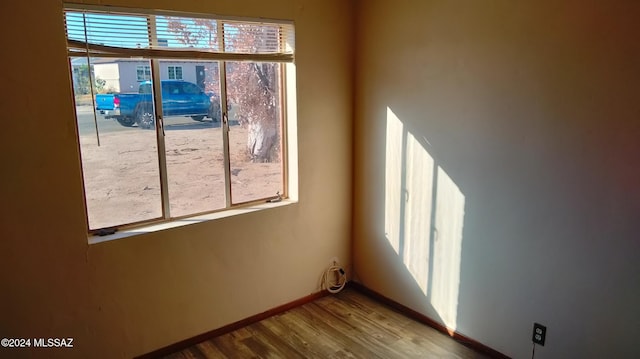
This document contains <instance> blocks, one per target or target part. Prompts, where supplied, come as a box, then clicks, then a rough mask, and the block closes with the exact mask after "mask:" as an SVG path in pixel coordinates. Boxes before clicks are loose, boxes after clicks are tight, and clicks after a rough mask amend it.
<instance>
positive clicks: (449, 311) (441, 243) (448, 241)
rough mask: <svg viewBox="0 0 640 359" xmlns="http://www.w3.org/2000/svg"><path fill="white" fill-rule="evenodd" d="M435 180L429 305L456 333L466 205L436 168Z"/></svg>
mask: <svg viewBox="0 0 640 359" xmlns="http://www.w3.org/2000/svg"><path fill="white" fill-rule="evenodd" d="M437 178H438V185H437V194H436V198H437V200H436V208H435V226H434V227H435V231H434V245H433V249H434V251H433V277H432V278H431V291H430V293H431V304H432V305H433V307H434V308H435V309H436V310H437V311H438V313H439V314H440V316H441V317H442V320H443V321H444V323H445V324H446V325H447V326H448V327H449V328H451V329H455V328H456V323H457V313H458V291H459V288H460V259H461V255H462V226H463V224H464V223H463V221H464V202H465V201H464V195H463V194H462V192H461V191H460V189H459V188H458V186H457V185H456V184H455V183H454V182H453V180H452V179H451V177H449V176H448V175H447V173H446V172H445V171H444V170H443V169H442V168H438V177H437Z"/></svg>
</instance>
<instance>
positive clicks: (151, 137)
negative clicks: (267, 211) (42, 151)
mask: <svg viewBox="0 0 640 359" xmlns="http://www.w3.org/2000/svg"><path fill="white" fill-rule="evenodd" d="M165 134H166V137H165V143H166V161H167V172H168V183H169V185H168V191H169V198H170V201H169V202H170V211H171V216H172V217H180V216H185V215H191V214H196V213H201V212H207V211H212V210H216V209H222V208H224V207H225V186H224V181H225V176H224V159H223V151H222V148H223V147H222V146H223V144H222V134H221V129H220V127H201V128H195V129H194V127H193V126H184V129H181V128H180V127H177V128H175V129H173V128H172V129H171V130H167V131H165ZM246 143H247V131H246V129H243V128H240V126H232V127H231V130H230V133H229V148H230V155H231V166H230V167H231V168H230V169H231V192H232V195H231V197H232V201H233V203H242V202H246V201H250V200H255V199H261V198H269V197H273V196H275V194H276V191H280V192H281V193H282V187H283V183H282V177H283V176H282V165H281V163H251V162H249V161H247V156H246ZM80 145H81V154H82V164H83V173H84V177H85V178H84V179H85V181H84V182H85V195H86V199H87V207H88V213H89V226H90V228H91V229H97V228H104V227H111V226H117V225H122V224H125V223H132V222H138V221H144V220H150V219H154V218H159V217H161V216H162V204H161V186H160V175H159V173H160V172H159V165H158V152H157V145H156V134H155V131H148V130H142V129H138V128H135V127H133V128H130V129H127V130H126V131H119V132H110V133H105V134H101V135H100V146H98V145H97V139H96V135H95V134H92V135H82V136H80Z"/></svg>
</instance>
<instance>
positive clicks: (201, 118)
mask: <svg viewBox="0 0 640 359" xmlns="http://www.w3.org/2000/svg"><path fill="white" fill-rule="evenodd" d="M191 118H192V119H193V120H194V121H202V120H204V115H199V116H191Z"/></svg>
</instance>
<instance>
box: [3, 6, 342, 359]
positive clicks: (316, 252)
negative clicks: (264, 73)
mask: <svg viewBox="0 0 640 359" xmlns="http://www.w3.org/2000/svg"><path fill="white" fill-rule="evenodd" d="M93 3H95V4H107V3H109V4H113V5H120V6H124V5H127V6H134V7H142V8H144V7H149V8H164V9H171V10H179V11H193V12H210V13H219V14H224V15H234V16H249V17H251V16H260V17H267V18H280V19H292V20H294V21H295V24H296V38H297V39H296V40H297V44H298V46H297V56H296V64H297V79H298V87H297V97H298V142H299V158H300V161H299V185H300V191H299V199H300V201H299V203H298V204H295V205H290V206H285V207H280V208H276V209H272V210H266V211H261V212H253V213H251V214H246V215H241V216H236V217H232V218H227V219H223V220H217V221H212V222H208V223H202V224H197V225H191V226H188V227H183V228H180V229H172V230H167V231H164V232H158V233H153V234H147V235H140V236H137V237H131V238H127V239H122V240H117V241H113V242H109V243H102V244H96V245H91V246H89V245H88V244H87V235H86V233H85V232H86V230H85V228H86V223H85V216H84V205H83V199H82V191H81V188H82V187H81V175H80V162H79V158H78V144H77V141H76V136H75V123H74V112H73V105H72V96H71V91H70V88H71V85H70V77H69V73H68V63H67V58H66V51H65V37H64V27H63V22H62V2H61V1H49V0H40V1H37V3H34V2H25V1H13V0H11V1H3V2H2V5H0V13H2V14H4V15H3V19H2V28H1V30H2V33H3V34H4V35H3V41H2V44H3V46H4V49H5V51H4V52H3V56H2V60H1V61H2V65H3V66H2V68H4V69H11V70H10V71H5V75H4V76H3V86H2V88H3V90H2V95H1V96H0V98H1V100H0V101H2V103H1V104H2V108H3V116H4V118H5V121H3V123H4V124H3V129H2V131H0V144H1V145H0V146H1V147H2V148H1V151H0V153H1V155H0V156H1V159H2V168H3V170H2V176H1V177H0V178H1V180H0V184H1V185H0V198H1V201H0V203H1V208H2V209H1V212H0V218H1V219H0V221H1V222H0V238H1V240H0V284H1V286H2V289H1V292H2V294H0V303H1V308H2V319H1V320H0V336H2V337H67V336H68V337H74V338H75V339H76V340H75V348H74V349H73V350H68V349H67V350H61V351H57V352H56V351H53V350H43V351H41V352H38V353H37V354H41V356H42V357H53V356H54V354H57V355H58V356H60V357H73V356H75V357H78V358H97V357H104V358H117V357H131V356H134V355H138V354H142V353H145V352H148V351H151V350H154V349H157V348H159V347H162V346H165V345H168V344H171V343H174V342H176V341H179V340H182V339H185V338H189V337H192V336H194V335H197V334H200V333H203V332H206V331H209V330H212V329H215V328H218V327H220V326H223V325H225V324H228V323H230V322H233V321H237V320H240V319H243V318H245V317H248V316H250V315H253V314H257V313H260V312H263V311H265V310H267V309H270V308H273V307H276V306H278V305H281V304H284V303H287V302H290V301H292V300H295V299H298V298H301V297H304V296H306V295H308V294H311V293H314V292H316V291H318V290H319V278H320V276H321V274H322V272H323V270H324V269H325V268H326V267H327V266H328V265H329V259H330V258H332V257H334V256H337V257H338V258H340V259H341V260H342V262H343V264H344V265H346V266H348V265H349V259H350V256H351V254H350V234H351V221H350V219H351V178H352V174H351V171H352V170H351V169H352V163H351V158H352V155H351V146H352V142H351V137H352V117H351V116H352V81H351V74H352V69H351V65H350V64H351V59H352V53H351V52H352V46H351V45H352V44H351V43H350V41H351V40H350V39H351V25H350V21H351V16H352V10H351V7H350V3H349V2H346V1H340V0H331V1H305V0H279V1H269V2H265V1H259V0H252V1H248V0H247V1H237V0H233V1H230V0H229V1H216V2H212V1H195V0H186V1H179V2H176V1H151V0H142V1H93ZM9 13H11V16H8V14H9ZM8 34H13V35H11V36H9V35H8ZM9 50H11V51H15V53H13V52H9ZM327 144H330V145H329V146H328V145H327ZM0 350H1V349H0ZM6 353H8V352H0V356H5V354H6ZM7 355H10V356H11V357H27V356H33V355H34V352H30V351H27V350H14V351H12V352H11V353H10V354H7Z"/></svg>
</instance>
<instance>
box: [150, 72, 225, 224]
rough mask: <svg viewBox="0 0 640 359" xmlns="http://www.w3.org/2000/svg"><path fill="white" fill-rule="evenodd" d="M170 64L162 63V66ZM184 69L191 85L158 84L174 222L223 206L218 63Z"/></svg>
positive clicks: (222, 157)
mask: <svg viewBox="0 0 640 359" xmlns="http://www.w3.org/2000/svg"><path fill="white" fill-rule="evenodd" d="M170 62H171V60H163V61H161V67H162V66H163V65H166V64H167V63H170ZM183 67H184V72H185V74H186V75H187V76H188V79H189V80H191V79H193V80H194V81H195V82H190V81H186V82H177V81H170V82H164V80H163V84H162V88H163V90H162V105H163V111H164V113H163V114H164V129H165V147H166V159H167V173H168V180H169V187H168V188H169V203H170V212H171V216H172V217H179V216H185V215H190V214H195V213H200V212H206V211H212V210H216V209H221V208H224V207H225V206H226V197H225V174H224V151H223V147H222V131H221V128H220V118H221V116H220V104H219V100H218V99H219V98H220V97H219V96H220V95H219V94H220V84H219V82H220V81H219V71H218V63H217V62H196V61H194V62H190V63H189V64H188V65H183ZM174 68H176V69H179V68H180V67H174ZM198 84H200V86H202V87H200V86H198Z"/></svg>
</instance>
